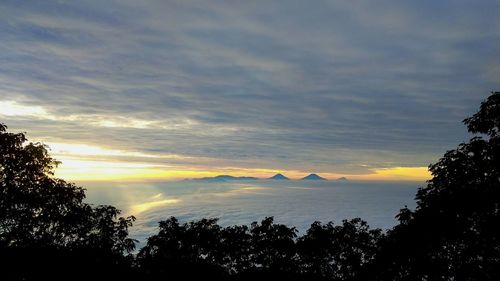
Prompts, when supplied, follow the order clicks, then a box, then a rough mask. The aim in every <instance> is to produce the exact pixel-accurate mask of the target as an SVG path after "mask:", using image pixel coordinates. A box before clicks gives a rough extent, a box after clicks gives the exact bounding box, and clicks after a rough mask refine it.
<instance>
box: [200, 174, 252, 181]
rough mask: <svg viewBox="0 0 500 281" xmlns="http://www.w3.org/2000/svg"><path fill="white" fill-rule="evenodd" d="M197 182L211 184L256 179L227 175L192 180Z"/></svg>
mask: <svg viewBox="0 0 500 281" xmlns="http://www.w3.org/2000/svg"><path fill="white" fill-rule="evenodd" d="M194 180H198V181H213V182H225V181H245V180H258V178H256V177H233V176H229V175H219V176H215V177H205V178H199V179H194Z"/></svg>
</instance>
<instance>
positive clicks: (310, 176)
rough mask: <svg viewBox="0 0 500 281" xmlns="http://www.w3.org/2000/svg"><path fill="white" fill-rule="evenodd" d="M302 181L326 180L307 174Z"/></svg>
mask: <svg viewBox="0 0 500 281" xmlns="http://www.w3.org/2000/svg"><path fill="white" fill-rule="evenodd" d="M302 179H303V180H326V179H325V178H323V177H320V176H318V175H316V174H309V175H308V176H306V177H303V178H302Z"/></svg>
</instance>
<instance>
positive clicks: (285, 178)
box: [269, 173, 289, 180]
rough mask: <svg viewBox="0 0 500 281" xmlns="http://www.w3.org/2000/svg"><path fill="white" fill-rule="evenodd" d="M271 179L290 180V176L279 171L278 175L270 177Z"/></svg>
mask: <svg viewBox="0 0 500 281" xmlns="http://www.w3.org/2000/svg"><path fill="white" fill-rule="evenodd" d="M269 179H270V180H288V179H289V178H287V177H286V176H284V175H282V174H280V173H277V174H276V175H274V176H272V177H270V178H269Z"/></svg>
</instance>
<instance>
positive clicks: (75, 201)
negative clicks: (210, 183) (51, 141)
mask: <svg viewBox="0 0 500 281" xmlns="http://www.w3.org/2000/svg"><path fill="white" fill-rule="evenodd" d="M6 129H7V127H6V126H5V125H3V124H0V262H1V266H2V273H1V274H2V275H3V277H6V279H7V280H9V279H13V280H16V279H19V280H31V279H33V280H40V279H43V278H49V277H50V279H57V278H61V279H68V278H69V279H78V278H80V277H82V279H83V277H84V276H87V274H86V273H88V271H87V270H88V268H89V267H92V268H93V270H94V272H95V273H97V274H95V273H94V274H93V275H98V274H106V272H107V273H109V274H115V273H112V269H117V268H118V267H123V268H126V267H127V260H126V259H125V258H124V257H123V253H124V252H130V251H132V250H133V249H134V247H135V243H134V240H132V239H130V238H128V227H130V226H131V225H132V222H133V220H134V218H133V217H129V218H119V219H116V218H117V216H118V215H119V214H120V211H119V210H117V209H116V208H114V207H112V206H98V207H95V208H94V207H92V206H90V205H89V204H86V203H84V202H83V199H84V198H85V193H84V190H83V189H82V188H81V187H77V186H75V185H74V184H71V183H67V182H65V181H64V180H61V179H56V178H54V177H53V169H54V167H55V166H56V165H57V164H58V162H57V161H55V160H54V159H52V158H51V157H50V156H49V155H48V152H47V148H46V147H45V146H44V145H42V144H39V143H27V139H26V136H25V135H24V134H23V133H19V134H13V133H8V132H6ZM69 273H71V275H67V274H69ZM89 277H90V276H89ZM103 277H104V276H103Z"/></svg>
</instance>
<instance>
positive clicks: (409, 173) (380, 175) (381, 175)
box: [363, 167, 432, 181]
mask: <svg viewBox="0 0 500 281" xmlns="http://www.w3.org/2000/svg"><path fill="white" fill-rule="evenodd" d="M431 177H432V176H431V173H430V172H429V170H428V168H427V167H391V168H381V169H375V170H374V173H373V174H369V175H366V176H363V178H367V179H370V180H409V181H410V180H414V181H425V180H429V179H430V178H431Z"/></svg>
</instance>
